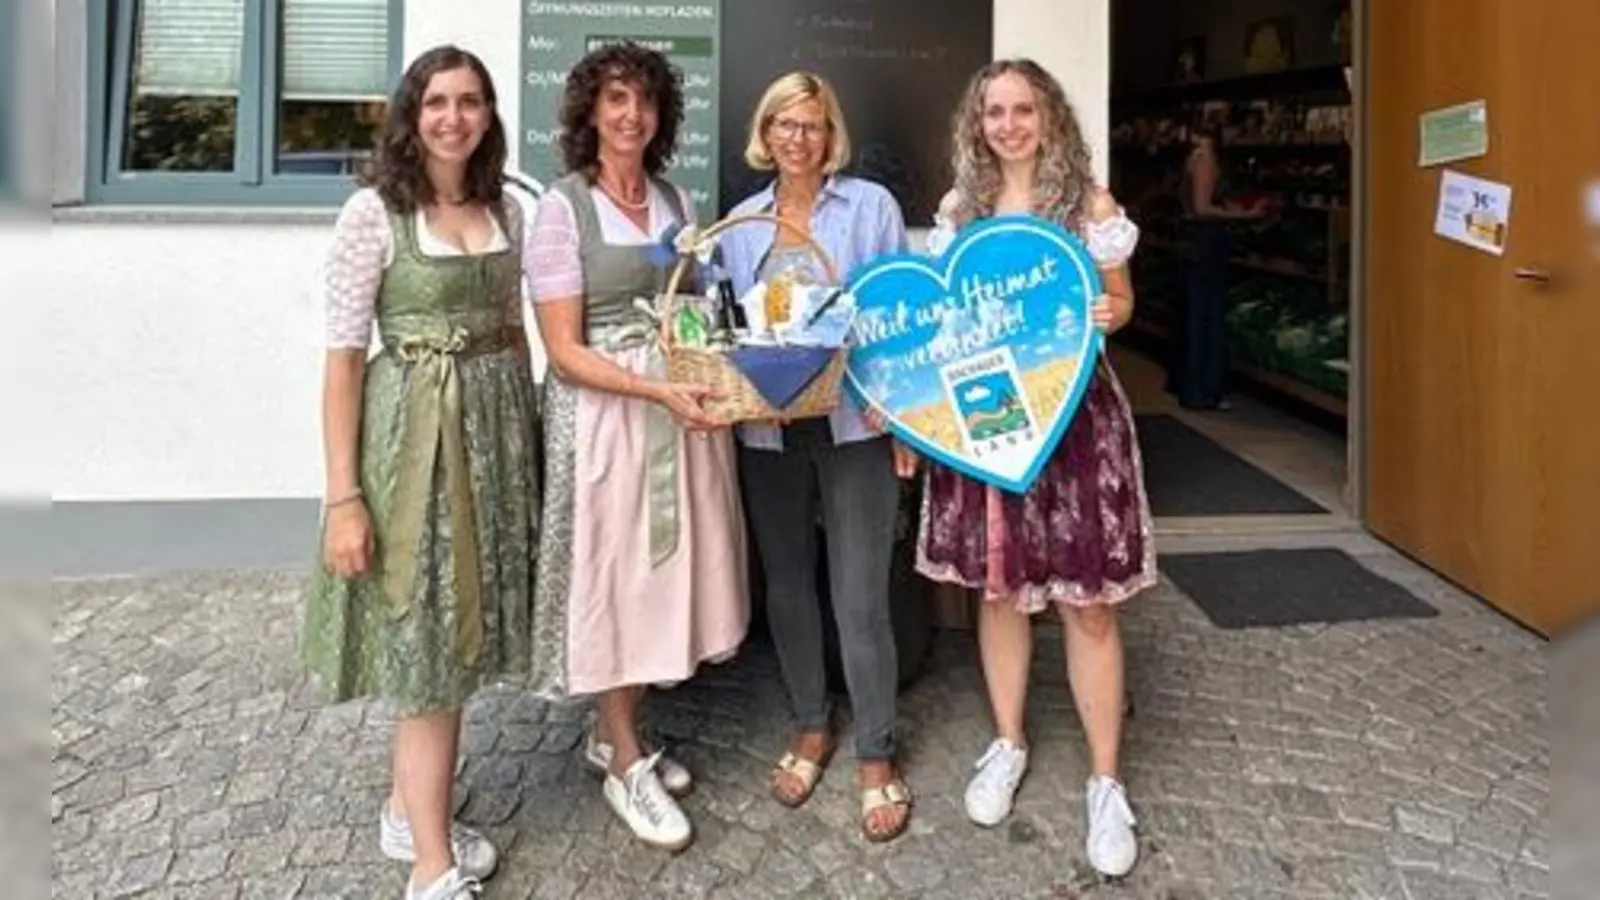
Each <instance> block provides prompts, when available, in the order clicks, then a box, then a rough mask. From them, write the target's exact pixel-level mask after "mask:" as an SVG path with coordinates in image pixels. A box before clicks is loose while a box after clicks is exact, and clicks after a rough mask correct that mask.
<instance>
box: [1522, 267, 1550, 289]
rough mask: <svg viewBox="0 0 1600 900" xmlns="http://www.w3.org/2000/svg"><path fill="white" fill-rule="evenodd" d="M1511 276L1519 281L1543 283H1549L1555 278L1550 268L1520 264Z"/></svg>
mask: <svg viewBox="0 0 1600 900" xmlns="http://www.w3.org/2000/svg"><path fill="white" fill-rule="evenodd" d="M1511 277H1512V278H1515V279H1517V280H1518V281H1531V282H1533V283H1534V284H1541V285H1544V284H1549V283H1550V282H1551V281H1553V280H1555V279H1554V278H1553V276H1551V274H1550V270H1549V269H1545V268H1541V267H1539V266H1518V267H1517V269H1516V271H1514V272H1512V273H1511Z"/></svg>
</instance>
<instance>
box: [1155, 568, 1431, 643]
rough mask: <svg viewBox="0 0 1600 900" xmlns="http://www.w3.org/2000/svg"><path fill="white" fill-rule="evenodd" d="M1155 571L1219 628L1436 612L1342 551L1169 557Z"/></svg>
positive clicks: (1422, 615) (1417, 616) (1404, 616)
mask: <svg viewBox="0 0 1600 900" xmlns="http://www.w3.org/2000/svg"><path fill="white" fill-rule="evenodd" d="M1161 571H1162V573H1163V574H1165V575H1166V576H1167V577H1168V578H1170V579H1172V582H1173V583H1174V584H1176V585H1177V586H1178V589H1179V590H1180V591H1183V593H1184V594H1186V595H1187V596H1188V597H1189V599H1190V600H1193V601H1194V602H1195V605H1197V606H1199V607H1200V609H1201V610H1202V611H1203V612H1204V613H1205V614H1206V617H1207V618H1209V619H1210V620H1211V623H1212V624H1213V625H1216V626H1217V627H1218V628H1225V629H1237V628H1277V627H1282V626H1285V625H1310V624H1331V623H1336V622H1362V621H1367V620H1371V619H1431V618H1433V617H1435V616H1437V615H1439V611H1438V610H1437V609H1435V608H1433V607H1432V606H1430V605H1428V604H1427V603H1425V602H1423V601H1422V600H1421V599H1419V598H1418V597H1417V596H1416V595H1415V594H1413V593H1411V592H1410V591H1408V590H1406V589H1405V588H1403V587H1401V586H1400V585H1398V584H1395V583H1394V582H1393V581H1390V580H1389V579H1387V578H1384V577H1383V576H1381V575H1378V574H1377V573H1375V572H1373V571H1372V570H1371V569H1368V568H1367V567H1365V566H1363V565H1361V564H1360V563H1358V562H1356V561H1355V560H1354V559H1353V558H1351V556H1350V555H1349V554H1348V553H1345V552H1344V551H1343V550H1333V549H1328V548H1313V549H1306V550H1249V551H1245V552H1239V553H1175V554H1172V555H1170V556H1162V557H1161Z"/></svg>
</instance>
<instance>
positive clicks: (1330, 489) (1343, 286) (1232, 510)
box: [1110, 0, 1357, 526]
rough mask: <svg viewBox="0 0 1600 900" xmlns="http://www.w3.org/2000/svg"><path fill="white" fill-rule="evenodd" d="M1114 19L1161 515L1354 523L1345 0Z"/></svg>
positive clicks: (1154, 483) (1114, 109) (1127, 13)
mask: <svg viewBox="0 0 1600 900" xmlns="http://www.w3.org/2000/svg"><path fill="white" fill-rule="evenodd" d="M1112 23H1113V25H1112V79H1111V80H1112V98H1111V121H1110V125H1111V158H1110V172H1111V182H1112V189H1113V191H1114V192H1115V193H1116V194H1117V196H1118V198H1119V199H1120V200H1121V201H1122V202H1123V204H1124V205H1125V206H1127V207H1128V209H1129V212H1130V215H1132V216H1133V217H1134V219H1135V221H1137V222H1138V223H1139V225H1140V227H1141V228H1142V230H1143V235H1144V237H1143V242H1142V244H1141V251H1140V253H1139V254H1138V255H1137V256H1136V257H1135V260H1134V271H1133V275H1134V284H1135V288H1136V290H1137V292H1138V297H1139V303H1138V312H1137V315H1136V317H1135V320H1134V322H1133V323H1132V324H1131V325H1130V326H1129V327H1128V328H1127V329H1125V330H1124V331H1123V333H1122V334H1121V336H1120V337H1119V339H1118V340H1117V341H1116V346H1115V347H1114V349H1113V352H1114V353H1115V354H1116V355H1117V362H1118V370H1119V372H1120V373H1121V374H1122V377H1123V380H1124V382H1125V383H1126V385H1127V389H1128V391H1129V393H1130V399H1131V400H1132V402H1133V405H1134V408H1135V410H1136V411H1137V412H1138V413H1139V414H1140V423H1139V424H1140V431H1141V439H1142V442H1143V444H1144V446H1145V457H1146V460H1145V467H1146V479H1147V482H1148V483H1149V486H1150V493H1151V501H1152V505H1153V506H1154V507H1155V513H1156V516H1157V518H1158V520H1160V519H1167V520H1171V519H1188V518H1202V519H1213V518H1226V519H1227V520H1228V521H1231V522H1243V521H1246V520H1251V521H1257V522H1260V521H1262V518H1263V517H1265V519H1266V520H1268V521H1271V522H1274V523H1282V522H1283V521H1284V520H1285V517H1293V518H1292V520H1293V521H1303V522H1306V523H1307V524H1312V523H1316V524H1318V525H1319V526H1325V525H1326V524H1327V523H1328V521H1329V520H1328V519H1327V518H1326V517H1327V516H1330V515H1331V516H1334V517H1336V518H1338V519H1340V520H1342V521H1346V522H1353V521H1354V520H1355V518H1356V516H1355V512H1354V509H1353V507H1354V498H1353V496H1352V491H1351V490H1350V485H1351V483H1352V479H1351V477H1350V472H1349V464H1348V460H1349V459H1350V458H1351V454H1350V452H1349V448H1350V446H1351V445H1350V443H1349V441H1350V440H1351V435H1352V433H1353V430H1354V429H1353V428H1352V427H1351V425H1352V415H1351V407H1352V403H1351V398H1352V397H1353V395H1354V394H1353V391H1352V388H1351V382H1352V374H1353V373H1352V364H1351V359H1352V354H1351V352H1350V351H1351V347H1352V345H1353V342H1352V323H1351V306H1352V299H1353V288H1352V285H1353V284H1354V283H1356V281H1357V279H1356V278H1354V277H1353V274H1354V272H1355V270H1354V268H1353V256H1354V253H1353V250H1354V240H1353V231H1354V230H1353V228H1352V220H1353V217H1352V215H1351V210H1352V207H1353V206H1354V202H1353V201H1354V198H1355V196H1356V191H1355V179H1356V172H1355V159H1354V154H1353V152H1352V135H1353V130H1354V123H1355V122H1356V121H1357V116H1356V110H1355V91H1354V90H1353V86H1354V84H1355V78H1354V74H1355V73H1354V70H1353V69H1352V65H1353V56H1354V54H1353V53H1352V45H1353V43H1354V32H1355V29H1354V26H1353V16H1352V9H1351V3H1350V0H1247V2H1239V0H1191V2H1187V3H1182V4H1174V3H1170V2H1165V0H1112ZM1313 516H1319V517H1323V518H1316V519H1311V518H1308V517H1313ZM1240 517H1244V518H1240Z"/></svg>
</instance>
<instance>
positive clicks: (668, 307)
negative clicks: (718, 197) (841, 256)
mask: <svg viewBox="0 0 1600 900" xmlns="http://www.w3.org/2000/svg"><path fill="white" fill-rule="evenodd" d="M747 222H771V223H773V224H774V225H776V226H778V227H779V228H780V229H784V230H786V231H788V232H789V233H790V234H792V235H794V236H795V237H797V238H799V239H800V240H801V242H802V243H804V245H805V246H806V248H807V249H809V250H810V251H811V253H812V255H814V256H816V258H817V261H818V262H820V263H822V269H823V274H825V275H827V276H828V281H829V282H830V283H832V284H838V283H839V270H838V268H837V267H836V266H835V265H834V264H833V259H832V258H830V257H829V256H828V251H826V250H824V249H823V248H822V245H821V244H819V243H817V239H816V238H814V237H812V236H811V235H810V234H809V233H807V231H806V230H805V229H804V228H801V227H800V226H798V225H796V224H794V223H793V222H789V221H786V220H784V219H781V218H779V217H777V216H775V215H772V214H771V213H745V214H743V215H738V216H729V217H728V218H726V219H723V220H722V221H720V222H717V223H716V224H714V225H712V226H711V227H709V228H707V229H706V230H705V231H702V232H700V234H699V235H698V236H697V237H698V239H699V240H700V241H708V240H711V239H712V238H715V237H716V236H717V235H719V234H721V233H723V232H724V231H727V230H728V229H729V228H732V227H734V226H735V225H742V224H745V223H747ZM693 258H694V255H693V254H686V255H682V256H679V257H678V262H677V264H676V265H674V266H673V267H672V277H671V278H669V279H667V288H666V294H665V296H663V298H662V301H661V309H660V310H658V312H657V315H658V317H659V318H660V320H661V321H660V327H661V344H662V346H666V345H667V344H668V343H669V342H670V341H671V340H672V314H673V312H674V310H675V308H676V306H677V299H678V286H679V285H680V284H682V283H683V276H684V274H685V273H687V272H688V270H689V261H690V260H691V259H693Z"/></svg>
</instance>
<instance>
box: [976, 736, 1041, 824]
mask: <svg viewBox="0 0 1600 900" xmlns="http://www.w3.org/2000/svg"><path fill="white" fill-rule="evenodd" d="M974 768H976V769H977V770H978V774H976V775H974V776H972V780H971V781H969V782H967V794H966V806H967V818H969V819H971V820H972V821H973V822H975V823H977V824H979V825H982V826H983V827H985V828H993V827H994V826H996V825H999V824H1000V823H1001V822H1003V821H1005V818H1006V816H1009V815H1011V804H1012V801H1014V800H1015V799H1016V797H1017V786H1018V785H1020V784H1022V776H1023V775H1025V774H1027V771H1028V751H1027V750H1026V749H1024V748H1022V747H1018V746H1017V745H1016V744H1013V743H1011V742H1010V741H1008V740H1005V739H1004V738H1000V739H997V740H996V741H995V742H994V743H992V744H990V745H989V749H988V750H986V751H984V754H983V756H981V757H979V759H978V763H977V765H976V766H974Z"/></svg>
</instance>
